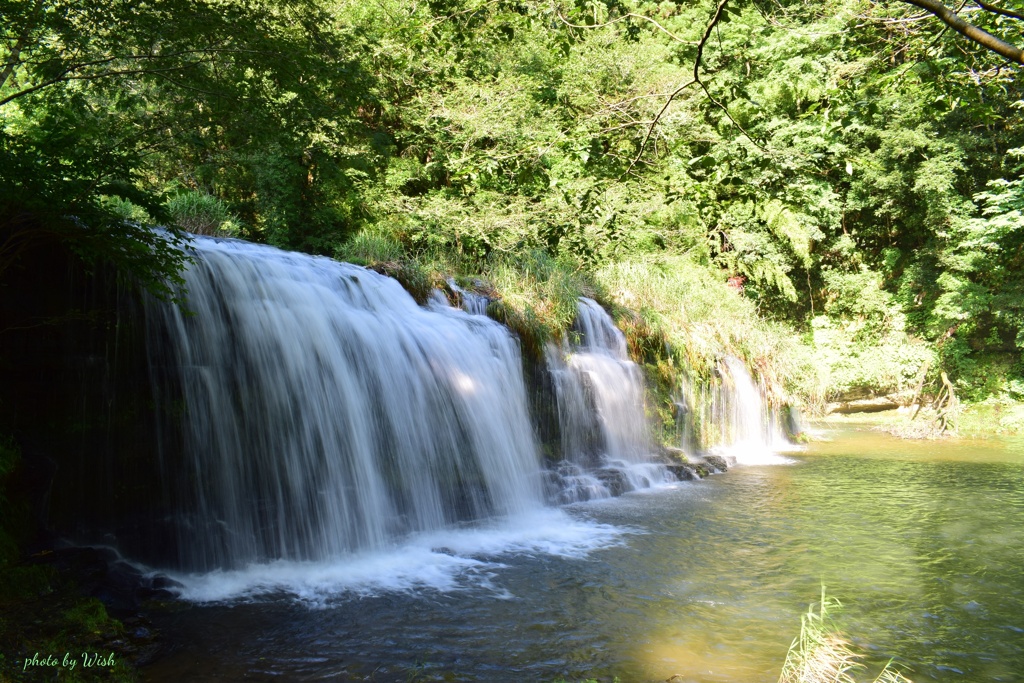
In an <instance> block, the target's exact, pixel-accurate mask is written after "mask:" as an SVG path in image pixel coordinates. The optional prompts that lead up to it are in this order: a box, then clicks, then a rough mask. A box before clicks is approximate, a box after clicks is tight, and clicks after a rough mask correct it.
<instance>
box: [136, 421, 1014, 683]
mask: <svg viewBox="0 0 1024 683" xmlns="http://www.w3.org/2000/svg"><path fill="white" fill-rule="evenodd" d="M825 436H826V438H828V439H831V440H829V441H823V442H820V443H817V444H814V445H812V446H811V447H810V448H809V449H808V450H807V451H806V452H803V453H800V454H798V455H796V456H794V459H795V460H796V462H795V464H793V465H784V466H773V467H739V468H735V469H733V470H732V471H730V472H729V473H728V474H726V475H724V476H718V477H712V478H710V479H707V480H704V481H699V482H692V483H684V484H678V485H675V486H674V487H670V488H664V489H659V490H652V491H646V492H641V493H636V494H630V495H626V496H623V497H621V498H617V499H611V500H604V501H597V502H592V503H586V504H579V505H574V506H570V507H569V508H566V512H567V514H568V516H569V517H571V518H574V519H575V520H582V521H583V522H587V523H595V522H596V523H600V524H604V525H613V526H614V527H617V528H619V529H621V530H623V532H624V535H620V536H615V537H609V540H608V542H607V543H604V544H603V545H602V546H601V547H598V548H596V549H593V550H590V551H589V552H588V553H587V554H585V555H583V554H577V555H575V556H566V555H559V554H551V553H549V552H545V551H544V550H543V548H540V547H533V548H527V549H522V550H520V551H518V552H505V553H502V552H500V551H495V554H494V555H486V553H485V554H482V555H481V554H477V555H476V556H475V557H476V559H477V560H480V561H481V563H483V565H485V567H484V568H482V569H478V571H477V573H476V574H474V575H472V576H471V577H469V578H466V579H465V580H462V581H458V582H456V583H457V585H455V586H454V587H453V588H452V589H451V590H438V589H436V588H421V589H415V588H413V589H410V590H397V591H387V590H377V591H376V592H375V591H373V590H367V591H356V590H348V591H347V592H343V593H340V594H337V595H334V596H333V597H331V598H329V599H328V600H326V601H322V602H320V603H317V604H316V605H311V604H310V603H308V602H302V601H297V600H295V599H294V598H292V597H288V596H277V597H273V596H262V597H260V598H258V599H253V600H250V601H248V602H245V601H236V602H234V603H228V604H193V605H185V606H183V607H182V608H181V609H178V610H174V611H172V612H170V613H168V614H165V615H163V616H162V617H159V619H160V621H161V622H162V627H163V630H164V632H165V634H166V635H167V638H168V640H169V642H171V643H173V647H172V649H171V651H170V652H169V653H168V655H167V656H166V657H164V658H163V659H161V660H160V661H158V662H157V663H155V664H153V665H151V666H150V667H148V668H146V669H144V670H143V677H144V679H145V680H151V681H171V680H174V681H180V680H193V681H202V680H240V679H242V678H245V679H246V680H257V681H259V680H376V681H406V680H460V681H512V680H531V681H532V680H537V681H549V680H555V679H558V678H561V677H565V678H567V679H569V680H573V679H580V678H584V677H596V678H599V679H600V678H603V679H609V680H610V679H611V678H612V677H614V676H618V677H619V678H620V679H621V680H623V681H664V680H665V679H667V678H669V677H670V676H672V675H676V674H678V675H680V676H681V677H682V679H683V680H686V681H693V682H696V683H710V682H713V681H735V682H747V683H759V682H765V683H767V682H770V681H775V680H777V678H778V672H779V669H780V667H781V664H782V661H783V659H784V657H785V653H786V649H787V647H788V645H789V643H790V641H791V639H792V638H793V637H794V636H795V635H796V632H797V631H798V629H799V623H800V614H801V613H802V612H804V611H805V610H806V608H807V606H808V604H809V603H810V602H812V601H814V600H815V599H816V598H817V597H818V594H819V591H820V586H821V584H822V583H824V584H825V586H826V587H827V589H828V592H829V594H830V595H833V596H835V597H837V598H839V599H840V600H841V601H842V602H843V604H844V609H843V611H842V613H841V614H840V617H839V618H840V625H841V626H843V627H844V629H845V630H846V631H847V632H848V633H849V634H850V635H851V636H852V638H853V640H854V643H855V645H856V646H857V647H858V648H859V649H861V650H862V651H865V652H866V653H868V661H869V663H874V664H876V665H880V664H881V663H884V662H885V661H886V660H887V659H888V658H889V657H890V656H891V657H895V658H896V664H897V665H899V666H900V667H901V668H902V670H904V672H905V673H906V674H907V675H908V676H909V677H910V678H911V679H913V680H914V681H916V682H917V683H921V682H922V681H939V682H943V683H946V682H952V681H1020V680H1024V678H1022V676H1024V674H1022V673H1021V672H1024V651H1022V648H1021V647H1020V645H1021V643H1022V642H1024V447H1022V444H1021V443H1020V442H1012V441H998V442H997V441H961V442H956V443H953V442H930V443H920V442H903V441H898V440H896V439H893V438H891V437H889V436H887V435H884V434H879V433H877V432H872V431H868V430H866V429H865V428H864V427H863V426H861V427H857V428H851V427H843V428H842V429H841V430H839V431H836V430H832V431H829V432H826V434H825Z"/></svg>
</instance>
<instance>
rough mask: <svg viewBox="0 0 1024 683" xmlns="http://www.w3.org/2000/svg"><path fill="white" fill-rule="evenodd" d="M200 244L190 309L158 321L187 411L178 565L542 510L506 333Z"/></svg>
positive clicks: (160, 342)
mask: <svg viewBox="0 0 1024 683" xmlns="http://www.w3.org/2000/svg"><path fill="white" fill-rule="evenodd" d="M195 249H196V259H195V263H194V264H193V265H192V266H190V267H189V269H188V272H187V273H186V274H185V277H186V280H187V285H188V291H189V298H188V309H189V312H188V313H183V312H182V311H181V310H180V309H178V308H177V307H174V306H170V305H165V304H160V303H156V302H154V303H152V304H151V306H150V308H151V310H150V314H149V318H150V320H151V332H150V336H151V340H152V341H151V344H150V346H151V349H152V354H153V355H152V366H153V368H154V371H153V375H154V377H155V378H157V379H158V380H159V381H160V382H161V383H162V385H163V387H164V392H163V393H162V395H161V400H163V401H165V402H166V403H167V404H168V406H169V407H168V409H170V408H171V407H173V405H176V404H183V405H184V415H183V417H181V418H180V419H183V420H184V422H185V434H184V442H185V443H184V444H183V449H182V450H183V451H184V457H183V458H177V459H175V461H174V462H171V461H170V459H169V458H168V459H167V460H166V462H165V463H164V469H165V472H164V477H165V485H166V487H167V490H168V493H167V497H168V499H167V500H166V501H165V503H164V505H165V507H166V508H167V510H168V515H169V519H170V520H171V524H172V525H173V527H174V533H175V534H176V535H177V547H178V564H179V567H180V568H182V569H188V570H202V571H205V570H211V569H215V568H229V567H237V566H244V565H245V564H247V563H253V562H265V561H269V560H277V559H290V560H324V559H329V558H332V557H336V556H338V555H339V554H343V553H348V552H352V551H357V550H365V549H376V548H382V547H386V546H388V545H389V544H391V543H394V542H395V540H396V539H399V538H401V537H402V536H403V535H406V534H409V533H412V532H420V531H427V530H432V529H440V528H444V527H446V526H448V525H451V524H453V523H455V522H458V521H461V520H471V519H481V518H487V517H491V516H504V515H516V514H521V513H524V512H526V511H529V510H533V509H536V508H538V507H540V506H542V505H543V496H542V491H541V479H540V477H539V476H538V472H539V470H540V468H541V465H540V459H539V455H538V448H537V444H536V441H535V439H534V436H533V431H532V428H531V425H530V422H529V417H528V412H527V408H526V393H525V388H524V385H523V379H522V365H521V360H520V356H519V350H518V346H517V344H516V342H515V340H514V339H513V337H512V336H511V335H510V333H509V332H508V330H507V329H506V328H504V327H503V326H501V325H499V324H498V323H496V322H494V321H491V320H489V319H487V318H485V317H482V316H477V315H470V314H468V313H466V312H464V311H461V310H457V309H454V308H451V307H449V306H448V305H447V304H445V303H442V302H439V301H433V302H431V304H430V305H429V307H427V308H422V307H420V306H418V305H416V303H415V301H413V299H412V297H410V296H409V294H407V293H406V292H405V290H403V289H402V287H401V286H400V285H399V284H398V282H396V281H395V280H392V279H390V278H387V277H384V276H382V275H378V274H377V273H374V272H371V271H368V270H366V269H363V268H360V267H357V266H352V265H348V264H343V263H338V262H335V261H332V260H329V259H326V258H314V257H309V256H306V255H302V254H292V253H287V252H283V251H279V250H277V249H273V248H270V247H265V246H258V245H252V244H246V243H241V242H236V241H216V240H213V239H208V238H197V239H196V241H195ZM167 366H173V370H171V369H167ZM172 374H173V375H177V380H176V381H175V382H168V381H166V379H165V378H166V377H168V376H171V375H172ZM175 387H177V388H175Z"/></svg>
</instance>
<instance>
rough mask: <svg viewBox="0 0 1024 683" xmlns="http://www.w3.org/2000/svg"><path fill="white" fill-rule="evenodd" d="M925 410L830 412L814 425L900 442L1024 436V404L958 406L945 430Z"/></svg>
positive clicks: (933, 414) (996, 402) (998, 402)
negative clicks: (864, 430) (864, 429)
mask: <svg viewBox="0 0 1024 683" xmlns="http://www.w3.org/2000/svg"><path fill="white" fill-rule="evenodd" d="M938 418H939V415H938V414H937V413H936V412H935V411H934V410H931V409H930V408H928V407H924V408H921V409H920V411H918V409H917V406H903V407H900V408H896V409H893V410H886V411H879V412H862V413H847V414H843V413H831V414H829V415H826V416H824V417H821V418H818V419H816V420H815V422H817V423H819V424H822V425H831V426H843V425H850V426H868V427H870V428H872V429H876V430H879V431H883V432H886V433H889V434H891V435H893V436H896V437H899V438H902V439H917V440H920V439H924V440H932V439H986V438H993V437H1002V436H1015V435H1018V434H1022V433H1024V402H1019V401H1011V400H998V399H990V400H987V401H981V402H978V403H971V404H967V405H963V406H960V407H959V408H958V409H957V410H956V412H955V414H953V415H952V416H950V418H949V424H948V427H947V428H946V429H943V428H942V424H941V422H940V421H939V420H938Z"/></svg>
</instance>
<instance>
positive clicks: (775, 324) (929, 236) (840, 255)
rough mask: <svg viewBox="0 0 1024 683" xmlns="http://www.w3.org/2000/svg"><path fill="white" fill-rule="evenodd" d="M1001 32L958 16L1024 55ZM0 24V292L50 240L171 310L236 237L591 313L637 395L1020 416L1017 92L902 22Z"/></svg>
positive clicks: (222, 8) (275, 19) (460, 3)
mask: <svg viewBox="0 0 1024 683" xmlns="http://www.w3.org/2000/svg"><path fill="white" fill-rule="evenodd" d="M1000 7H1001V8H1002V9H1003V11H1002V12H1001V13H1000V12H995V13H993V12H991V11H983V9H982V8H981V7H980V6H979V7H978V8H967V9H964V10H961V12H960V14H961V15H963V16H965V17H967V18H968V19H969V20H971V21H973V22H975V23H976V24H978V25H979V26H982V27H983V28H985V29H986V30H988V31H989V32H990V33H992V34H995V35H996V36H998V37H1001V38H1003V39H1005V40H1012V38H1013V37H1014V35H1015V31H1016V32H1017V35H1019V29H1020V26H1021V25H1022V23H1024V22H1021V20H1020V17H1019V16H1018V15H1019V14H1020V10H1019V8H1015V6H1014V4H1013V3H1012V2H1010V3H1003V4H1002V5H1001V6H1000ZM0 24H2V26H3V27H4V28H3V37H2V41H0V62H2V69H3V71H2V74H0V221H2V228H0V268H3V269H6V268H10V267H14V266H15V265H16V263H17V258H18V254H19V253H20V252H21V250H23V249H25V248H29V247H30V246H31V244H32V243H33V242H34V241H36V240H40V239H50V238H53V237H54V236H56V237H57V238H59V239H61V240H64V241H66V243H67V244H68V245H69V246H70V247H71V248H72V249H74V250H75V251H77V252H78V253H79V254H81V255H82V256H84V257H86V258H89V259H106V260H113V261H115V262H117V263H119V264H120V265H122V266H124V267H125V270H126V272H128V273H129V274H130V275H132V276H133V277H135V278H137V279H141V281H142V283H143V284H145V285H147V286H149V287H150V289H151V290H153V291H156V292H158V293H159V292H161V291H164V292H167V291H170V290H167V289H164V288H165V287H166V286H167V284H168V282H169V281H173V279H174V273H175V272H176V271H177V269H178V268H179V267H181V265H182V256H181V254H182V252H181V251H179V250H177V249H175V248H173V245H171V244H170V243H168V242H167V241H166V240H167V239H170V240H171V241H174V240H180V239H185V237H186V235H185V234H184V233H182V232H181V230H189V231H192V232H207V233H212V234H230V235H238V236H241V237H245V238H248V239H253V240H258V241H266V242H269V243H272V244H276V245H279V246H283V247H287V248H294V249H302V250H306V251H310V252H315V253H325V254H335V255H340V256H345V257H350V258H355V259H362V260H363V261H364V262H367V263H371V264H373V263H376V264H378V265H379V266H380V267H382V268H385V269H387V268H391V269H392V270H395V271H402V272H404V273H406V274H409V273H413V274H415V273H419V274H420V280H421V281H422V282H425V283H427V284H428V285H429V284H430V282H431V281H432V280H431V278H430V271H432V270H444V271H447V272H448V273H452V274H459V275H462V276H466V277H478V278H481V279H484V280H487V281H488V282H489V283H490V285H491V286H497V289H498V291H499V293H502V294H504V295H505V304H506V305H505V306H504V308H503V311H502V312H499V313H500V314H501V315H505V316H506V317H511V318H512V319H514V320H518V321H519V322H520V324H522V325H527V326H529V325H532V326H533V327H534V328H535V329H539V330H541V332H542V333H544V334H557V333H558V330H559V329H560V328H564V325H565V323H566V322H567V320H568V318H570V317H571V306H567V305H566V302H571V301H573V300H574V298H575V296H576V295H578V294H580V293H587V294H590V295H593V296H598V297H599V298H601V299H602V301H603V302H605V303H607V304H613V305H615V306H617V310H618V312H619V315H620V317H621V319H622V320H623V321H624V324H625V325H626V326H629V325H632V328H633V329H634V331H635V332H636V334H635V335H633V341H634V345H635V347H636V348H635V350H636V351H637V352H638V353H641V354H646V356H647V360H648V361H649V363H650V365H651V366H652V367H654V368H656V367H658V366H664V365H665V364H666V363H667V364H668V365H673V364H675V365H679V364H681V363H684V362H685V363H686V364H688V365H689V366H690V367H691V368H697V370H698V371H702V370H701V368H702V367H708V366H709V364H710V363H711V362H712V361H713V359H714V358H716V357H720V356H721V355H723V354H727V353H735V354H739V355H742V356H744V357H745V358H746V359H747V361H748V363H750V365H751V366H752V367H755V368H757V369H758V370H759V371H760V372H761V373H762V375H764V376H776V375H777V376H787V377H789V378H790V382H789V388H790V390H791V391H796V392H799V393H801V394H803V395H804V396H805V397H807V398H811V399H822V398H828V397H830V396H835V395H839V394H842V393H850V392H851V391H852V392H856V391H857V390H861V391H865V390H866V391H874V392H890V391H898V390H904V389H908V388H909V387H911V386H912V385H913V384H914V383H915V378H917V377H918V376H919V374H921V373H926V374H928V375H929V376H937V373H938V372H939V371H940V369H941V370H946V371H947V372H948V373H949V375H950V376H951V377H952V378H953V379H954V381H955V382H956V383H957V386H958V387H959V389H960V390H961V391H963V392H966V393H967V394H968V395H970V396H973V397H975V398H981V397H984V396H988V395H999V394H1007V393H1009V394H1016V393H1024V383H1022V380H1021V379H1020V377H1021V376H1022V374H1024V367H1022V366H1021V355H1020V353H1021V348H1024V298H1022V297H1024V290H1022V289H1021V287H1022V285H1021V283H1020V281H1019V280H1018V278H1016V277H1015V273H1016V272H1018V270H1019V268H1020V266H1021V265H1022V264H1021V258H1022V252H1021V249H1022V247H1024V243H1022V241H1021V236H1020V232H1021V231H1020V228H1021V227H1022V224H1024V218H1022V207H1024V180H1022V177H1024V158H1022V157H1024V126H1022V125H1021V109H1022V107H1024V95H1022V91H1021V84H1020V82H1019V79H1018V76H1019V72H1020V67H1019V66H1018V65H1015V64H1013V63H1011V62H1007V61H1006V60H1005V59H1004V58H1003V57H1001V56H999V55H997V54H995V53H993V52H991V51H989V50H987V49H985V48H984V47H982V46H980V45H978V44H976V43H973V42H971V41H970V40H968V39H966V38H964V37H962V36H961V35H959V34H957V33H955V32H954V31H951V30H945V29H944V27H943V24H942V23H940V22H939V20H938V19H936V18H935V17H934V16H932V15H931V14H928V13H922V12H921V11H920V10H919V9H917V8H915V7H913V6H912V5H909V4H905V3H900V2H895V3H873V2H867V1H866V0H832V1H830V2H827V3H800V2H783V3H781V4H780V3H764V2H759V1H756V0H755V1H751V0H724V1H722V2H716V3H709V2H706V1H703V0H701V1H695V2H689V3H671V2H644V1H640V0H575V1H574V2H559V1H557V0H542V1H540V2H531V1H519V2H516V1H513V0H432V1H430V2H422V3H406V2H400V1H398V0H380V2H375V3H365V2H360V1H359V0H257V1H242V0H218V1H216V2H214V1H213V0H195V1H190V2H184V1H183V0H150V1H148V2H146V3H143V4H141V5H140V4H139V3H137V2H123V1H121V0H113V1H112V2H110V1H108V2H103V3H100V2H95V1H93V0H76V1H75V2H68V1H67V0H30V1H29V2H26V1H25V0H0ZM149 224H162V225H165V226H168V227H169V228H170V232H167V233H162V234H157V233H152V232H150V231H148V230H147V229H146V228H145V226H146V225H149ZM435 279H436V278H435ZM517 283H519V284H518V286H517ZM499 285H500V286H499ZM517 297H518V298H517ZM768 321H771V322H768ZM645 340H647V341H646V342H645ZM651 340H655V341H651ZM657 340H660V341H661V342H667V343H668V346H667V347H665V346H664V344H662V345H661V346H659V343H656V342H657ZM782 347H784V348H782ZM663 369H664V368H663Z"/></svg>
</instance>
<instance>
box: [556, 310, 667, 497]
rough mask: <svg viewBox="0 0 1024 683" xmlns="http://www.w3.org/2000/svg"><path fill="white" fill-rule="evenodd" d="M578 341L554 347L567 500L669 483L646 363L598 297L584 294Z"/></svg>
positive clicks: (561, 466)
mask: <svg viewBox="0 0 1024 683" xmlns="http://www.w3.org/2000/svg"><path fill="white" fill-rule="evenodd" d="M573 332H574V333H575V334H574V337H575V339H574V341H571V342H566V343H564V344H562V345H561V346H560V347H556V346H554V345H551V346H549V347H548V349H547V360H548V366H549V368H550V370H551V373H552V375H553V377H554V384H555V393H556V397H557V401H558V415H559V425H560V429H561V442H562V443H561V450H562V455H563V458H564V460H563V462H561V463H560V464H559V466H558V474H559V476H560V478H561V482H560V483H561V488H562V493H561V496H562V499H563V500H567V501H575V500H587V499H590V498H600V497H607V496H610V495H614V494H618V493H622V492H623V491H628V490H632V489H636V488H646V487H649V486H651V485H652V484H654V483H658V482H663V481H665V480H666V478H667V477H670V475H668V474H667V471H666V470H665V468H664V467H662V466H661V465H659V464H656V463H654V462H652V457H651V455H652V452H653V450H654V442H653V439H652V438H651V434H650V430H649V427H648V424H647V418H646V416H645V414H644V403H645V396H644V384H643V376H642V374H641V371H640V368H639V367H638V366H637V365H636V363H633V362H632V361H631V360H630V359H629V354H628V352H627V350H626V338H625V336H624V335H623V334H622V332H621V331H620V330H619V329H618V328H617V327H616V326H615V323H614V322H613V321H612V319H611V317H610V316H609V315H608V313H607V312H605V310H604V309H603V308H601V306H600V305H599V304H598V303H597V302H596V301H594V300H592V299H588V298H585V297H583V298H580V300H579V306H578V314H577V318H576V323H575V325H574V330H573Z"/></svg>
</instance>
